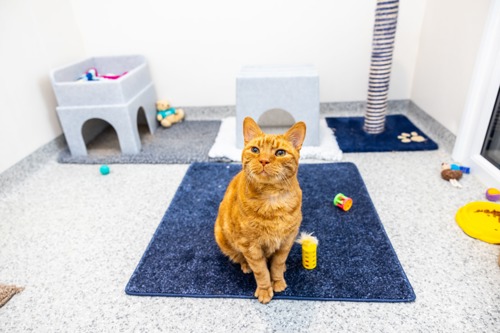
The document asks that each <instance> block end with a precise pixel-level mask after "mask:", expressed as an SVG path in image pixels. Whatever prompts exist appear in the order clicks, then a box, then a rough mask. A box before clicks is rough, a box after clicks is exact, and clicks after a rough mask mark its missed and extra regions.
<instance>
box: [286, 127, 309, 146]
mask: <svg viewBox="0 0 500 333" xmlns="http://www.w3.org/2000/svg"><path fill="white" fill-rule="evenodd" d="M305 137H306V124H305V123H304V122H302V121H299V122H298V123H295V125H293V126H292V127H291V128H290V129H289V130H288V131H287V132H286V133H285V138H286V139H287V140H288V141H290V142H291V143H292V145H293V146H294V147H295V149H297V150H300V149H301V148H302V143H303V142H304V139H305Z"/></svg>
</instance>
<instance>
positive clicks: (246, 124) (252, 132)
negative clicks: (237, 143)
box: [243, 117, 264, 145]
mask: <svg viewBox="0 0 500 333" xmlns="http://www.w3.org/2000/svg"><path fill="white" fill-rule="evenodd" d="M262 134H264V133H262V130H261V129H260V127H259V125H257V123H256V122H255V120H253V119H252V118H250V117H246V118H245V120H243V138H244V139H245V145H246V144H247V143H248V142H249V141H250V140H252V139H253V138H255V137H257V136H259V135H262Z"/></svg>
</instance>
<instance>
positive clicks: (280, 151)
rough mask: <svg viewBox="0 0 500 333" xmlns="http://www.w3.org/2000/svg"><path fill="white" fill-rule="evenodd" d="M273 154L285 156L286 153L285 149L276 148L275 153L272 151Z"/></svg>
mask: <svg viewBox="0 0 500 333" xmlns="http://www.w3.org/2000/svg"><path fill="white" fill-rule="evenodd" d="M274 155H276V156H285V155H286V151H285V150H283V149H278V150H276V153H274Z"/></svg>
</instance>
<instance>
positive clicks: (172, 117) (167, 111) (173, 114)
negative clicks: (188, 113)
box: [156, 100, 184, 127]
mask: <svg viewBox="0 0 500 333" xmlns="http://www.w3.org/2000/svg"><path fill="white" fill-rule="evenodd" d="M156 110H157V111H158V114H157V116H156V119H158V121H159V122H160V124H161V126H163V127H170V126H172V125H173V124H175V123H178V122H181V121H182V120H183V119H184V110H183V109H176V108H172V107H170V103H169V102H168V101H166V100H160V101H158V102H156Z"/></svg>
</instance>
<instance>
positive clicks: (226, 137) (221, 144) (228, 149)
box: [208, 117, 342, 162]
mask: <svg viewBox="0 0 500 333" xmlns="http://www.w3.org/2000/svg"><path fill="white" fill-rule="evenodd" d="M319 137H320V145H319V146H303V147H302V149H301V150H300V159H301V160H324V161H340V160H341V159H342V151H341V150H340V148H339V145H338V144H337V140H336V139H335V136H334V135H333V132H332V130H331V129H330V128H329V127H328V125H327V124H326V120H325V119H321V120H320V124H319ZM208 156H209V157H210V158H213V159H222V160H230V161H235V162H241V149H240V148H237V147H236V118H235V117H229V118H225V119H223V120H222V123H221V125H220V128H219V133H218V134H217V137H216V138H215V143H214V145H213V146H212V148H211V149H210V151H209V153H208Z"/></svg>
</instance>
